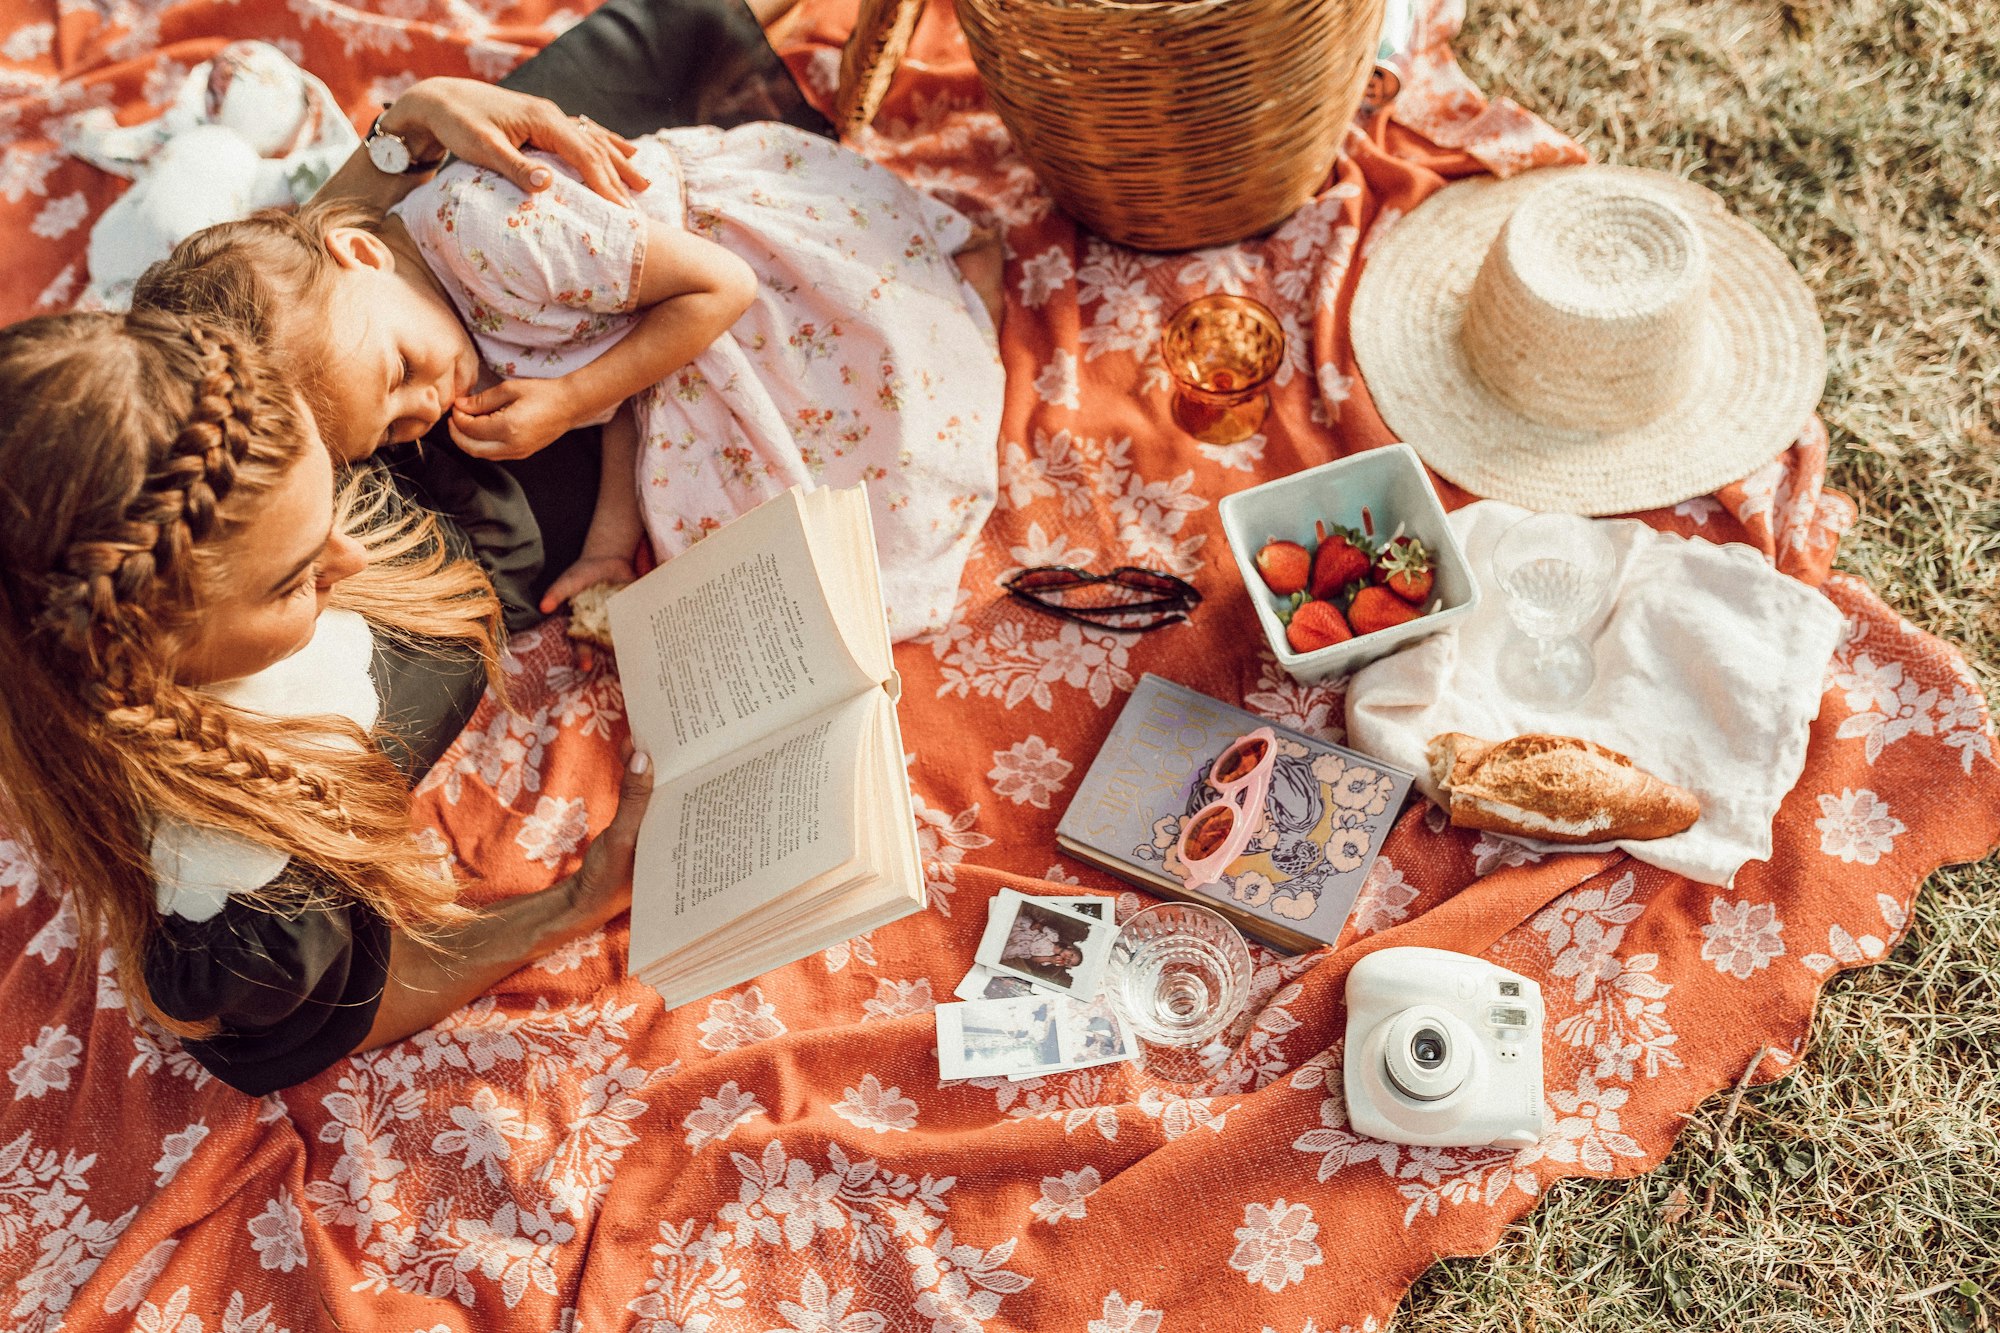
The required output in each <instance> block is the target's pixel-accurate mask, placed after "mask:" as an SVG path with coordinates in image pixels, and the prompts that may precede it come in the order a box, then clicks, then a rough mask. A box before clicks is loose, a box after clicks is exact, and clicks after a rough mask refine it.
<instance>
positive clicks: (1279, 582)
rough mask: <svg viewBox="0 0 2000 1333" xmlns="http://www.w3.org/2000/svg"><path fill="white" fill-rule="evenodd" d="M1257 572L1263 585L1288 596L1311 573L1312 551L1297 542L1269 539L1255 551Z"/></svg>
mask: <svg viewBox="0 0 2000 1333" xmlns="http://www.w3.org/2000/svg"><path fill="white" fill-rule="evenodd" d="M1257 572H1258V573H1259V574H1261V575H1263V576H1264V586H1265V587H1267V588H1269V589H1270V590H1271V591H1272V592H1274V593H1276V594H1278V596H1280V597H1290V596H1291V595H1292V594H1293V593H1295V592H1298V591H1300V590H1301V589H1303V588H1304V587H1305V586H1306V579H1307V578H1308V577H1310V576H1311V574H1312V553H1311V552H1310V551H1308V550H1306V548H1305V547H1303V546H1301V545H1299V544H1298V543H1297V542H1279V541H1270V542H1265V543H1264V549H1263V550H1261V551H1259V552H1257Z"/></svg>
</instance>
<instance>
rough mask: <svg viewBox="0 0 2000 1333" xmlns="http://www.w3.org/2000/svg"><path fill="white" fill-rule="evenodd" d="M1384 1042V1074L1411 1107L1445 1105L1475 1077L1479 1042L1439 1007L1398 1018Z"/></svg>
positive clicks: (1415, 1007)
mask: <svg viewBox="0 0 2000 1333" xmlns="http://www.w3.org/2000/svg"><path fill="white" fill-rule="evenodd" d="M1382 1038H1383V1040H1382V1045H1381V1047H1380V1048H1379V1050H1380V1055H1379V1057H1378V1058H1379V1059H1380V1060H1381V1061H1382V1073H1383V1075H1384V1076H1385V1077H1386V1080H1387V1082H1388V1084H1389V1086H1390V1087H1392V1088H1394V1089H1395V1090H1396V1091H1397V1092H1399V1093H1401V1094H1402V1095H1403V1096H1405V1097H1408V1098H1409V1099H1410V1100H1411V1101H1417V1102H1435V1101H1441V1100H1443V1099H1444V1098H1446V1097H1449V1096H1451V1095H1452V1094H1453V1093H1454V1092H1457V1091H1458V1090H1459V1088H1461V1087H1463V1086H1464V1084H1465V1081H1466V1079H1467V1078H1469V1077H1470V1076H1471V1074H1472V1052H1473V1048H1474V1047H1475V1046H1476V1045H1477V1044H1478V1043H1477V1039H1476V1038H1474V1036H1473V1034H1472V1031H1471V1029H1469V1028H1467V1027H1466V1026H1465V1024H1464V1022H1462V1021H1461V1020H1460V1019H1458V1018H1456V1017H1454V1016H1453V1015H1452V1014H1451V1012H1450V1011H1449V1010H1446V1009H1444V1008H1442V1007H1440V1006H1438V1005H1434V1004H1419V1005H1413V1006H1411V1007H1410V1008H1408V1009H1405V1010H1403V1011H1401V1012H1400V1013H1398V1014H1396V1015H1394V1016H1393V1017H1391V1018H1390V1019H1389V1021H1388V1023H1387V1025H1386V1028H1385V1030H1384V1031H1383V1033H1382Z"/></svg>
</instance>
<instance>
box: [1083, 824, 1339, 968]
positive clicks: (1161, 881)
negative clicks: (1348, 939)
mask: <svg viewBox="0 0 2000 1333" xmlns="http://www.w3.org/2000/svg"><path fill="white" fill-rule="evenodd" d="M1056 845H1057V846H1058V847H1060V848H1062V850H1063V851H1065V852H1067V853H1068V854H1069V855H1071V856H1073V857H1075V858H1076V859H1077V860H1079V861H1083V862H1086V863H1088V864H1090V865H1093V866H1096V867H1097V868H1098V869H1099V870H1104V871H1108V872H1109V873H1111V874H1113V875H1116V876H1117V877H1118V878H1120V879H1122V880H1124V881H1125V882H1126V883H1128V884H1133V885H1137V886H1138V887H1139V888H1142V889H1144V890H1146V892H1148V893H1156V894H1159V895H1160V896H1161V897H1163V898H1173V899H1177V900H1179V901H1181V902H1184V903H1193V904H1195V905H1196V906H1197V907H1206V908H1208V909H1209V910H1210V911H1212V912H1216V913H1218V914H1220V915H1221V916H1222V917H1223V919H1224V920H1226V921H1228V922H1229V924H1230V925H1232V926H1235V927H1236V928H1237V929H1238V930H1240V931H1242V932H1243V933H1244V934H1245V935H1251V936H1255V937H1256V938H1257V939H1260V940H1262V941H1263V942H1264V943H1266V944H1268V945H1270V946H1271V947H1272V948H1274V949H1279V950H1282V951H1283V952H1285V953H1292V954H1300V953H1311V952H1312V951H1313V950H1315V949H1324V948H1326V947H1327V942H1326V941H1323V940H1316V939H1314V938H1313V937H1312V936H1310V935H1305V934H1301V933H1300V932H1298V931H1296V930H1290V929H1287V928H1286V927H1284V926H1280V925H1278V924H1276V923H1275V922H1271V921H1266V920H1265V919H1264V918H1263V917H1261V916H1258V915H1257V914H1256V913H1254V912H1246V911H1244V910H1243V909H1242V908H1240V907H1238V906H1236V905H1235V904H1234V903H1231V902H1228V901H1225V900H1224V899H1221V898H1212V897H1210V896H1209V895H1208V894H1205V893H1203V892H1201V891H1200V890H1198V889H1190V888H1188V887H1187V886H1186V885H1185V884H1182V883H1181V882H1180V881H1179V880H1177V879H1172V878H1170V877H1168V876H1166V875H1160V874H1155V873H1153V872H1152V871H1150V870H1146V869H1144V868H1142V867H1140V866H1135V865H1133V864H1132V863H1131V862H1129V861H1121V860H1119V859H1118V858H1117V857H1115V856H1107V855H1105V854H1104V853H1103V852H1100V851H1098V850H1097V849H1096V848H1094V847H1088V846H1085V845H1084V844H1083V843H1080V842H1078V841H1077V840H1076V839H1074V838H1071V837H1067V836H1065V835H1062V834H1058V835H1056Z"/></svg>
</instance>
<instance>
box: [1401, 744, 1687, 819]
mask: <svg viewBox="0 0 2000 1333" xmlns="http://www.w3.org/2000/svg"><path fill="white" fill-rule="evenodd" d="M1426 749H1427V752H1428V754H1429V756H1430V761H1431V777H1432V780H1433V781H1435V782H1436V783H1437V786H1438V789H1439V790H1440V791H1441V792H1444V793H1446V794H1447V796H1448V797H1449V801H1450V804H1449V805H1448V806H1447V810H1448V812H1449V813H1450V816H1451V822H1452V823H1454V824H1456V825H1458V826H1459V827H1460V828H1473V829H1484V830H1488V831H1490V832H1494V833H1506V834H1511V835H1513V836H1515V837H1520V838H1535V839H1538V840H1540V841H1542V842H1568V843H1598V842H1618V841H1622V840H1624V839H1628V838H1634V839H1645V838H1664V837H1667V836H1668V835H1669V834H1674V833H1679V832H1682V831H1683V830H1685V829H1687V828H1688V827H1690V826H1691V825H1692V824H1693V823H1694V822H1695V820H1697V819H1699V818H1700V817H1701V802H1700V801H1698V800H1697V799H1696V798H1695V794H1694V793H1693V792H1691V791H1689V790H1687V789H1686V788H1685V787H1677V786H1675V785H1674V784H1673V783H1671V782H1666V781H1663V780H1662V779H1660V778H1656V777H1654V776H1653V775H1652V774H1651V773H1648V772H1647V771H1646V770H1645V769H1643V768H1640V767H1639V766H1638V765H1636V764H1634V763H1633V762H1632V761H1631V760H1630V759H1627V758H1626V757H1625V756H1624V755H1622V754H1619V753H1618V752H1617V751H1616V750H1607V749H1606V748H1605V747H1603V746H1602V745H1595V744H1593V743H1591V742H1590V741H1583V740H1577V739H1576V738H1575V737H1573V736H1546V735H1530V736H1516V737H1514V738H1513V739H1512V740H1507V741H1498V742H1494V741H1483V740H1480V739H1479V738H1478V737H1476V736H1468V735H1466V734H1465V733H1464V732H1462V731H1447V732H1444V733H1442V734H1441V735H1437V736H1433V737H1431V740H1430V744H1429V746H1428V747H1426Z"/></svg>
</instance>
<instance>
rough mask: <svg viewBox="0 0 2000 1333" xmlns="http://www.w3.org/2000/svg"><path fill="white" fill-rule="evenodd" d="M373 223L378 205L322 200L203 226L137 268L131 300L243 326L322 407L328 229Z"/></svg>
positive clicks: (329, 286) (329, 280)
mask: <svg viewBox="0 0 2000 1333" xmlns="http://www.w3.org/2000/svg"><path fill="white" fill-rule="evenodd" d="M381 224H382V214H380V213H378V212H374V211H372V210H370V209H367V208H363V207H362V206H361V205H359V204H351V203H347V202H344V201H340V200H329V201H326V202H323V203H313V204H308V205H307V206H306V207H305V208H303V209H300V210H298V211H296V212H295V211H293V210H291V209H279V208H267V209H264V210H263V211H262V212H258V213H253V214H251V215H250V216H249V217H247V218H244V219H242V220H241V221H237V222H223V223H218V224H217V225H215V226H213V227H205V228H203V229H202V230H201V231H198V232H196V233H195V234H194V235H192V236H190V237H188V238H187V239H186V240H184V241H182V242H181V243H180V244H179V245H176V246H175V247H174V249H173V253H172V254H170V255H168V256H167V257H166V258H165V259H162V260H160V261H159V262H158V263H156V264H154V265H153V266H152V267H151V268H148V269H147V270H146V271H145V273H143V274H142V275H140V278H139V282H138V285H137V286H136V287H134V288H133V291H132V308H133V309H134V310H135V311H138V310H153V311H158V312H161V313H164V314H171V315H179V316H182V317H184V318H194V319H204V320H210V321H214V322H216V323H221V324H227V325H231V326H233V327H235V328H238V329H241V330H242V331H243V332H244V333H245V334H247V335H248V336H249V338H250V340H251V342H253V343H254V344H256V345H257V346H258V347H259V348H261V349H263V350H264V351H265V352H266V353H267V354H269V355H271V356H272V357H274V358H278V359H280V360H281V361H282V363H283V364H285V365H287V366H294V367H297V368H298V370H299V372H300V378H299V387H300V388H301V389H302V390H303V391H304V392H305V394H306V399H307V401H308V402H309V403H310V404H311V405H312V407H313V410H314V411H315V412H320V413H321V414H322V415H323V414H324V409H325V407H326V394H325V388H326V386H325V382H324V381H323V380H322V379H321V378H320V376H321V374H322V373H323V371H324V367H325V366H326V364H327V357H326V355H325V353H326V350H327V349H326V347H325V344H324V342H323V339H322V334H321V331H322V330H323V329H324V328H325V320H324V319H323V318H321V316H322V315H323V314H324V312H325V311H326V308H327V304H328V302H329V301H330V300H331V299H332V291H333V282H334V278H335V277H336V276H337V275H338V272H339V267H340V266H339V265H338V264H337V263H335V262H334V258H333V255H332V252H331V251H330V250H329V249H328V248H327V238H328V237H329V236H330V235H331V234H332V232H333V231H334V230H335V229H336V228H339V227H356V228H359V229H361V230H363V231H368V232H373V231H375V230H377V229H378V228H379V227H380V226H381Z"/></svg>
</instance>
